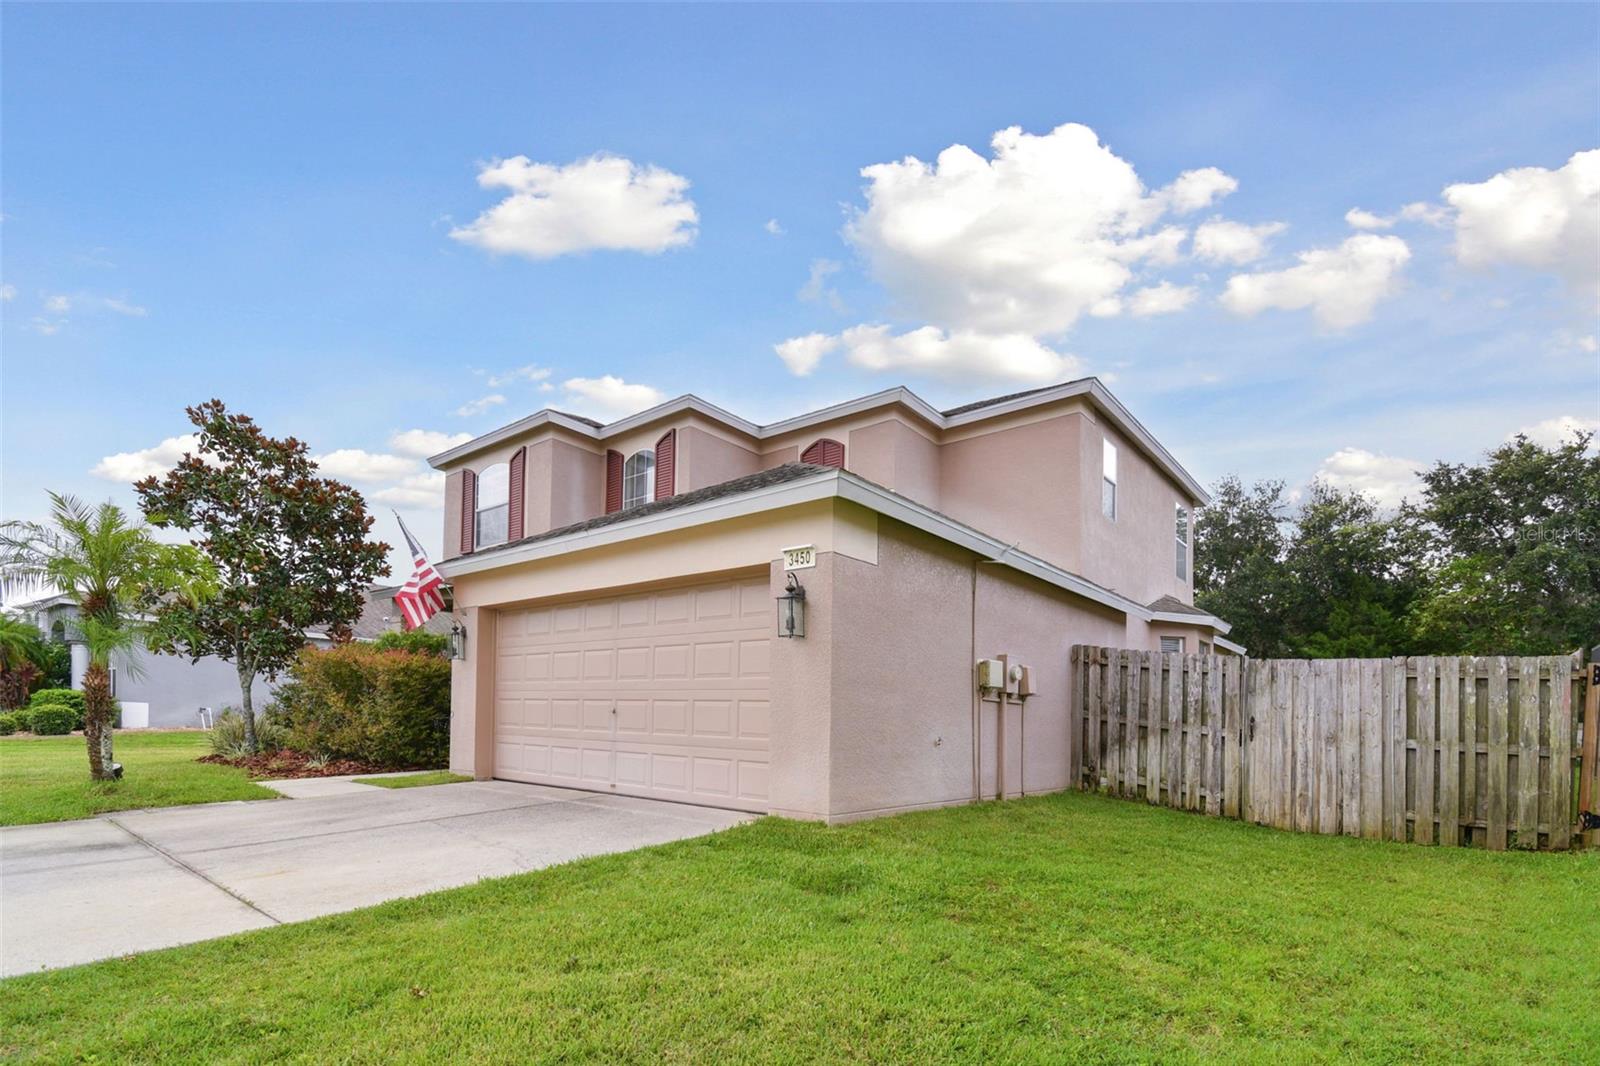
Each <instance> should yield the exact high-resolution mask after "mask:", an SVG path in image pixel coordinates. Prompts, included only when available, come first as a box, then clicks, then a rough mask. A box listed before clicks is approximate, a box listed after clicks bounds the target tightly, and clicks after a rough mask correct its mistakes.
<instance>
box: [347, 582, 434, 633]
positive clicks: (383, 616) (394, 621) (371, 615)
mask: <svg viewBox="0 0 1600 1066" xmlns="http://www.w3.org/2000/svg"><path fill="white" fill-rule="evenodd" d="M399 591H400V586H399V585H379V586H376V587H374V588H370V589H368V590H367V602H366V606H364V607H363V608H362V609H361V617H360V618H357V619H356V620H355V624H354V625H352V626H351V627H350V635H351V636H353V637H354V638H355V639H356V640H377V639H378V638H379V637H381V636H382V635H383V634H385V633H387V632H388V631H390V630H391V629H402V628H404V626H403V624H402V623H401V621H400V608H398V607H396V606H395V604H394V594H395V593H396V592H399ZM422 628H423V629H426V630H427V631H428V632H430V633H448V632H450V615H449V614H447V613H445V612H443V611H441V612H440V613H438V614H436V615H434V616H433V617H432V618H430V619H428V620H427V621H426V622H424V623H423V624H422Z"/></svg>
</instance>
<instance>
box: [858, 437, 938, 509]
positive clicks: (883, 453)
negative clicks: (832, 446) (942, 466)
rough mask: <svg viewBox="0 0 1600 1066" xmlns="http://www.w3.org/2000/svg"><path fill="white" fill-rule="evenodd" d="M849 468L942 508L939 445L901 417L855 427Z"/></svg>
mask: <svg viewBox="0 0 1600 1066" xmlns="http://www.w3.org/2000/svg"><path fill="white" fill-rule="evenodd" d="M849 438H850V439H849V441H848V442H847V444H846V446H845V469H847V470H851V471H853V472H855V473H857V474H860V475H861V476H862V477H864V478H866V479H867V480H868V481H872V482H876V483H877V484H879V485H882V486H883V487H884V488H886V489H893V490H894V491H895V492H898V493H899V494H900V495H902V496H906V497H909V498H910V499H913V500H916V501H917V502H918V503H920V504H923V505H925V506H927V507H932V508H934V509H935V510H938V509H939V445H938V444H936V443H935V442H934V441H933V440H932V439H931V438H929V437H927V436H926V435H924V434H923V433H920V432H918V431H917V430H916V429H914V428H913V427H912V426H911V424H910V423H908V422H905V421H903V420H901V419H898V418H887V419H884V420H883V421H881V422H875V423H873V424H872V425H869V426H862V427H861V428H859V429H853V430H851V431H850V433H849Z"/></svg>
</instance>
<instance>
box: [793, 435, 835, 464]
mask: <svg viewBox="0 0 1600 1066" xmlns="http://www.w3.org/2000/svg"><path fill="white" fill-rule="evenodd" d="M800 461H801V462H802V463H810V464H812V465H813V466H836V467H838V468H839V469H840V470H843V469H844V445H843V444H840V443H839V442H838V441H836V440H829V439H828V438H827V437H823V438H822V439H821V440H819V441H817V442H816V443H815V444H813V445H811V447H809V448H807V449H806V450H805V451H803V452H801V453H800Z"/></svg>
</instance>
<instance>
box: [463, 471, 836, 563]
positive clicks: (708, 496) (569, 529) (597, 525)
mask: <svg viewBox="0 0 1600 1066" xmlns="http://www.w3.org/2000/svg"><path fill="white" fill-rule="evenodd" d="M831 469H832V467H827V466H813V465H812V464H810V463H784V464H783V465H782V466H775V467H773V468H772V469H770V470H763V471H761V472H760V473H756V474H747V475H745V476H744V477H736V478H734V479H733V480H732V481H724V482H722V483H720V484H717V485H708V486H706V487H705V488H703V489H695V490H694V491H693V492H680V493H678V494H677V495H676V496H669V497H668V498H667V499H665V500H657V501H656V502H654V503H646V504H641V505H640V506H638V507H630V508H628V509H627V510H626V511H613V512H612V513H611V514H606V515H599V516H597V517H595V518H591V519H589V520H587V521H584V522H574V523H573V524H572V525H570V526H562V527H561V528H560V529H551V530H548V531H546V532H544V533H536V534H534V535H533V536H531V537H523V538H522V539H521V540H513V541H509V542H508V543H505V544H496V545H495V546H494V547H493V548H486V549H484V550H482V551H478V552H474V553H473V554H474V555H487V554H489V553H490V552H498V551H504V550H505V549H507V548H511V547H515V546H516V545H519V544H537V543H538V542H539V541H542V540H551V539H553V538H555V537H564V536H567V535H568V534H572V533H586V532H588V531H589V530H591V529H601V528H604V527H605V526H612V525H616V524H617V523H618V522H631V521H632V520H634V519H635V518H644V517H645V516H647V515H653V514H660V513H661V512H663V511H672V510H676V509H677V508H679V507H689V506H692V505H694V504H697V503H709V502H710V501H712V500H720V499H722V498H723V497H724V496H738V495H740V494H741V493H746V492H753V491H755V490H756V489H764V488H767V487H769V486H771V485H782V484H783V483H785V482H788V481H797V480H799V479H800V478H803V477H810V476H811V475H812V474H825V473H827V472H828V471H829V470H831Z"/></svg>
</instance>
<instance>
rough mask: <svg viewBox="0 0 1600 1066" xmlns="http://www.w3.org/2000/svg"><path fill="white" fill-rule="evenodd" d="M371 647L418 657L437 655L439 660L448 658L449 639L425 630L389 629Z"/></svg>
mask: <svg viewBox="0 0 1600 1066" xmlns="http://www.w3.org/2000/svg"><path fill="white" fill-rule="evenodd" d="M372 646H373V647H374V648H377V649H378V650H379V651H411V652H416V653H417V654H419V655H437V656H438V657H439V658H441V659H448V658H449V657H450V638H449V637H447V636H445V635H444V634H443V633H429V632H428V631H427V630H426V629H412V630H409V631H402V630H398V629H391V630H389V631H388V632H387V633H384V634H382V635H381V636H379V637H378V639H377V640H375V641H373V642H372Z"/></svg>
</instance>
